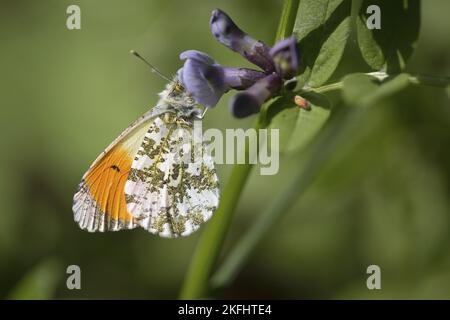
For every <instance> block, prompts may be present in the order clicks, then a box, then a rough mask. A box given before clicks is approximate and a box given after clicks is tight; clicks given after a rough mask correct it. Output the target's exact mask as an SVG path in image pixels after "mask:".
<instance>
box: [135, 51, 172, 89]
mask: <svg viewBox="0 0 450 320" xmlns="http://www.w3.org/2000/svg"><path fill="white" fill-rule="evenodd" d="M130 53H131V54H132V55H134V56H136V57H137V58H139V59H141V60H142V61H143V62H144V63H145V64H146V65H148V66H149V67H150V70H152V72H153V73H156V74H157V75H158V76H160V77H161V78H163V79H165V80H167V81H169V82H171V81H172V79H170V78H169V77H167V76H166V75H164V74H163V73H162V72H161V71H159V70H158V69H157V68H156V67H154V66H153V65H152V64H151V63H150V62H148V61H147V60H145V58H143V57H142V56H141V55H140V54H139V53H137V52H136V51H134V50H130Z"/></svg>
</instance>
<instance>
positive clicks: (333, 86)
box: [299, 72, 450, 93]
mask: <svg viewBox="0 0 450 320" xmlns="http://www.w3.org/2000/svg"><path fill="white" fill-rule="evenodd" d="M366 75H368V76H372V77H374V78H377V79H378V80H379V81H383V80H385V79H386V78H391V77H394V76H396V75H391V74H387V73H384V72H369V73H366ZM408 79H409V82H410V83H411V84H414V85H425V86H430V87H438V88H446V87H448V86H449V85H450V77H437V76H427V75H420V74H418V75H410V76H409V78H408ZM343 87H344V83H343V82H342V81H338V82H334V83H330V84H327V85H324V86H321V87H317V88H305V89H302V90H301V91H300V92H299V93H301V92H317V93H325V92H330V91H336V90H340V89H342V88H343Z"/></svg>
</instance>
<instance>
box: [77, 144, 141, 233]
mask: <svg viewBox="0 0 450 320" xmlns="http://www.w3.org/2000/svg"><path fill="white" fill-rule="evenodd" d="M132 162H133V159H132V158H131V157H130V155H129V153H128V152H127V150H126V149H125V148H122V147H121V146H120V145H117V146H116V147H114V148H113V149H111V150H110V151H109V152H108V153H107V154H105V156H104V157H103V158H102V159H100V160H99V161H98V162H97V163H96V164H95V165H94V166H93V167H92V168H91V169H90V171H89V172H88V174H87V175H86V177H85V179H84V180H85V183H86V185H87V186H88V188H89V192H90V195H91V197H92V198H93V199H94V200H95V202H96V204H97V206H98V208H99V209H100V210H101V211H102V212H103V213H104V214H106V215H107V216H109V217H107V218H109V219H112V220H113V221H118V222H119V224H123V223H124V224H127V225H128V224H130V223H131V222H132V221H133V216H132V215H131V214H130V213H129V212H128V211H127V205H126V202H125V193H124V189H125V182H126V181H127V177H128V173H129V172H130V169H131V164H132Z"/></svg>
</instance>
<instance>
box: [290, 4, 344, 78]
mask: <svg viewBox="0 0 450 320" xmlns="http://www.w3.org/2000/svg"><path fill="white" fill-rule="evenodd" d="M350 17H351V1H348V0H302V1H300V5H299V8H298V12H297V19H296V21H295V25H294V35H295V37H296V38H297V40H298V41H299V47H300V50H301V54H302V55H301V57H302V60H301V70H300V72H301V75H300V76H299V78H298V80H299V86H301V87H303V85H308V86H311V87H317V86H320V85H321V84H323V83H325V82H326V81H327V80H328V79H329V78H330V76H331V75H332V74H333V72H334V70H336V68H337V66H338V63H339V61H340V60H341V58H342V55H343V53H344V49H345V46H346V44H347V40H348V36H349V34H350V29H351V24H350Z"/></svg>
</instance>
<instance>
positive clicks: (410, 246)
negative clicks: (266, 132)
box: [0, 0, 450, 299]
mask: <svg viewBox="0 0 450 320" xmlns="http://www.w3.org/2000/svg"><path fill="white" fill-rule="evenodd" d="M0 3H1V4H0V35H1V37H0V39H1V50H0V67H1V69H0V70H1V80H0V90H1V95H0V97H1V128H2V134H1V136H0V141H1V148H2V152H1V158H0V161H1V162H0V177H1V179H0V194H1V202H0V297H2V298H59V299H80V298H142V299H152V298H175V297H177V294H178V290H179V287H180V285H181V283H182V280H183V277H184V274H185V272H186V270H187V266H188V263H189V260H190V257H191V256H192V253H193V250H194V247H195V245H196V243H197V241H198V238H199V234H200V233H201V231H200V232H198V233H197V234H194V235H193V236H191V237H188V238H184V239H175V240H168V239H160V238H158V237H155V236H153V235H150V234H148V233H147V232H145V231H144V230H134V231H123V232H117V233H106V234H90V233H87V232H84V231H82V230H80V229H79V228H78V227H77V225H76V224H75V223H74V222H73V215H72V210H71V206H72V196H73V193H74V191H75V190H76V188H77V185H78V183H79V181H80V179H81V176H82V175H83V173H84V171H85V170H86V169H87V168H88V167H89V165H90V164H91V162H92V161H93V160H94V159H95V157H96V156H97V155H98V154H99V153H100V152H101V151H102V150H103V148H105V147H106V146H107V145H108V144H109V143H110V142H111V141H112V140H113V139H114V138H115V137H116V136H117V135H118V134H119V133H120V132H121V131H122V130H123V129H124V128H125V127H127V126H128V124H129V123H131V122H132V121H134V120H135V119H136V118H137V117H139V116H140V115H141V114H143V113H144V112H145V111H147V110H148V108H149V107H151V106H153V105H154V104H155V102H156V101H157V96H156V94H157V93H158V92H159V91H160V90H161V89H162V88H163V86H164V81H162V80H161V79H159V78H157V77H155V76H154V75H153V74H152V73H150V72H149V70H148V69H147V68H146V67H145V66H144V65H143V64H142V63H141V62H139V61H137V60H136V59H135V58H133V57H132V56H131V55H130V54H129V50H130V49H135V50H137V51H138V52H140V53H141V54H142V55H143V56H145V57H147V58H148V59H149V60H150V61H151V62H152V63H153V64H155V65H157V66H158V67H159V68H160V69H161V70H162V71H163V72H165V73H167V74H173V73H175V72H176V70H177V69H178V68H179V67H180V66H181V62H180V61H179V59H178V55H179V53H180V52H182V51H184V50H187V49H197V50H201V51H204V52H207V53H208V54H210V55H211V56H213V57H215V59H216V60H217V61H218V62H219V63H221V64H223V65H229V66H243V65H244V66H248V63H246V62H245V61H244V59H242V58H241V57H240V56H238V55H237V54H235V53H233V52H231V51H230V50H227V49H225V48H224V47H223V46H221V45H220V44H219V43H218V42H216V41H215V40H214V38H213V37H212V35H211V34H210V31H209V25H208V21H209V15H210V12H211V10H212V9H214V8H216V7H218V8H221V9H223V10H225V11H226V12H228V13H229V14H230V16H231V17H232V18H233V19H234V20H235V21H236V22H237V23H238V25H239V26H241V27H242V28H243V29H244V30H246V31H248V32H249V33H250V34H252V35H253V36H254V37H255V38H258V39H261V40H263V41H264V42H266V43H268V44H272V41H273V38H274V35H275V31H276V27H277V23H278V18H279V16H280V12H281V7H282V1H281V0H279V1H273V0H272V1H269V0H265V1H261V0H253V1H238V0H233V1H229V0H227V1H225V0H222V1H206V0H202V1H195V2H194V1H181V0H180V1H163V0H158V1H143V0H132V1H127V2H124V1H119V0H114V1H110V0H108V1H106V0H98V1H87V0H86V1H75V0H74V1H65V0H64V1H63V0H45V1H5V0H2V1H1V2H0ZM70 4H77V5H79V6H80V7H81V20H82V22H81V26H82V29H81V30H73V31H69V30H67V29H66V18H67V14H66V8H67V6H68V5H70ZM449 12H450V2H449V1H447V0H427V1H423V4H422V27H421V34H420V38H419V43H418V46H417V50H416V52H415V54H414V55H413V58H412V59H411V60H410V62H409V65H408V70H407V71H409V72H411V73H429V74H434V75H449V74H450V40H449V37H448V32H449V30H450V19H449V18H448V14H449ZM398 23H401V21H398ZM354 47H355V45H354V44H352V45H350V46H349V47H348V48H347V50H346V53H345V57H344V61H343V62H342V64H341V66H340V68H339V69H338V71H337V72H336V74H335V75H334V77H333V78H334V79H339V78H340V77H341V76H342V75H344V74H346V73H349V72H354V71H370V70H369V69H368V67H367V66H366V65H365V64H364V62H363V60H362V58H361V57H360V54H359V53H358V52H357V50H355V48H354ZM449 95H450V93H449V91H447V92H445V90H442V89H435V88H423V87H420V88H418V87H414V88H409V89H407V90H404V91H402V92H401V93H400V94H397V95H396V96H394V97H392V98H390V99H389V100H385V101H383V102H382V103H380V104H379V105H378V106H377V107H376V108H373V109H371V110H369V111H368V112H367V114H366V116H365V117H364V119H363V120H362V121H361V123H359V124H357V126H356V127H355V130H353V131H352V133H351V134H348V136H347V137H346V139H345V143H343V144H341V145H340V146H339V147H338V148H337V149H336V151H335V153H334V154H333V156H332V157H330V159H329V161H328V163H327V165H326V167H325V168H324V170H323V171H322V172H321V174H320V175H319V176H317V178H316V180H315V182H314V183H313V185H311V187H310V188H309V190H308V191H307V193H306V194H304V196H302V197H301V198H299V201H298V203H297V204H296V205H295V207H294V208H293V209H292V210H291V211H290V212H288V213H286V215H285V216H284V218H283V219H282V221H280V223H278V224H276V225H274V227H273V229H272V230H271V232H270V234H269V236H268V237H267V238H266V239H265V240H264V241H263V243H261V245H260V246H259V249H258V250H257V252H255V253H254V255H253V257H252V259H251V261H250V263H249V264H248V265H247V266H246V267H245V269H244V270H243V272H242V273H241V274H240V276H239V277H238V279H237V281H235V282H234V284H233V285H232V286H231V287H230V288H228V289H227V290H226V291H224V292H223V294H222V295H221V296H220V297H225V298H369V299H372V298H374V299H376V298H447V299H448V298H450V250H449V245H450V232H449V231H450V197H449V195H450V192H449V191H450V148H449V147H450V104H449ZM229 97H230V95H227V96H225V97H224V98H223V99H222V100H221V102H220V104H219V105H218V106H217V107H216V108H215V109H213V110H211V111H210V112H209V113H208V114H207V117H206V120H205V123H204V128H209V127H217V128H219V129H225V128H233V127H249V126H250V125H251V123H252V120H253V118H250V119H245V120H237V119H234V118H232V116H231V115H230V114H229V112H228V108H227V102H228V99H229ZM333 99H334V100H335V103H336V104H337V105H339V97H338V96H334V97H333ZM302 156H303V157H307V154H303V155H300V156H298V157H297V156H289V157H284V158H283V159H282V161H281V168H280V172H279V174H278V175H276V176H260V175H259V174H258V173H259V170H254V171H253V174H252V176H251V179H250V181H249V184H248V185H247V188H246V190H245V192H244V194H243V195H242V198H241V201H240V204H239V208H238V212H237V213H236V219H235V221H234V222H233V225H232V228H231V232H230V234H229V237H228V239H227V246H226V248H229V247H230V246H231V245H232V244H233V243H234V242H235V241H236V240H237V239H238V238H239V235H241V234H242V233H245V231H246V230H247V228H248V226H250V225H251V224H252V223H253V222H254V221H255V219H258V215H259V214H260V213H261V211H262V210H263V209H264V208H266V207H267V205H268V204H269V203H270V201H271V199H272V198H273V197H274V196H276V195H277V193H278V190H280V186H281V185H283V184H285V183H287V181H289V177H290V176H291V175H292V172H293V171H295V170H297V169H298V166H300V165H301V163H302V162H301V157H302ZM218 170H219V175H220V179H221V182H222V184H225V183H226V181H227V178H228V175H229V172H230V166H228V165H219V166H218ZM71 264H76V265H79V266H80V267H81V272H82V282H81V284H82V289H81V290H72V291H71V290H68V289H67V288H66V277H67V275H66V274H65V270H66V268H67V266H68V265H71ZM371 264H376V265H379V266H380V267H381V272H382V290H373V291H369V290H368V289H367V287H366V279H367V274H366V268H367V266H369V265H371Z"/></svg>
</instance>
